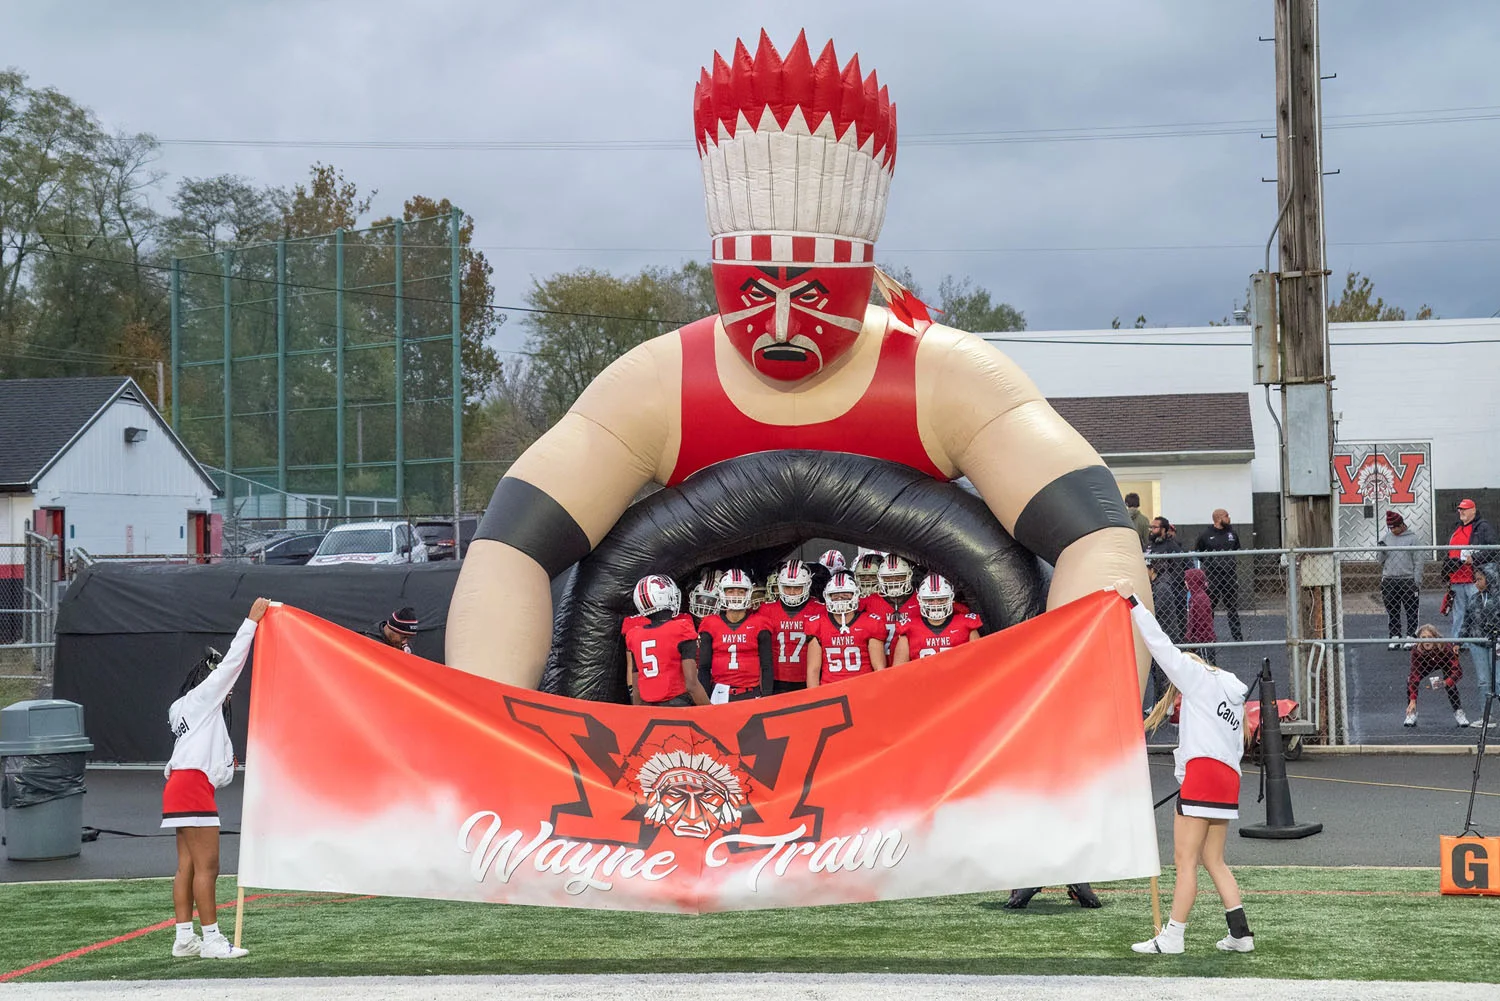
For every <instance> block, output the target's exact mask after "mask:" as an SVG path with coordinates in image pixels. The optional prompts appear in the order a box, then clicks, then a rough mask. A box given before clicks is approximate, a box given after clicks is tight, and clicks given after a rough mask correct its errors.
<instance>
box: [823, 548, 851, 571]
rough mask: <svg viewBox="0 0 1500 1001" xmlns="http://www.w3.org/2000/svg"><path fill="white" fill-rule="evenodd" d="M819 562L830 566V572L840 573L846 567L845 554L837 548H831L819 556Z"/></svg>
mask: <svg viewBox="0 0 1500 1001" xmlns="http://www.w3.org/2000/svg"><path fill="white" fill-rule="evenodd" d="M818 562H819V563H821V564H823V565H824V566H825V567H827V568H828V572H829V573H838V572H839V571H840V570H843V569H844V567H845V564H844V554H843V553H841V552H839V551H838V550H837V549H830V550H828V551H827V552H826V553H824V554H823V555H822V556H819V557H818Z"/></svg>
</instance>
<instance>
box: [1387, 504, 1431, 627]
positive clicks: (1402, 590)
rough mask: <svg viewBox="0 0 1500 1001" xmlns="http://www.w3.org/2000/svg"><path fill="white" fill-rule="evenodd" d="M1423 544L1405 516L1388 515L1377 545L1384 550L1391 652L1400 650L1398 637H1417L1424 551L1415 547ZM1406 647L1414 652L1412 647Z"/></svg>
mask: <svg viewBox="0 0 1500 1001" xmlns="http://www.w3.org/2000/svg"><path fill="white" fill-rule="evenodd" d="M1420 543H1421V540H1420V539H1418V538H1417V533H1416V532H1413V531H1412V530H1411V529H1410V528H1408V527H1407V525H1406V521H1405V520H1404V519H1403V518H1402V517H1401V512H1399V511H1396V510H1394V509H1392V510H1390V511H1387V512H1386V513H1385V531H1384V532H1382V533H1381V535H1380V541H1379V542H1378V543H1376V545H1377V546H1379V547H1380V548H1379V552H1377V553H1376V558H1377V559H1379V560H1380V600H1381V601H1383V602H1384V603H1385V615H1386V620H1387V625H1386V631H1387V633H1388V634H1389V636H1390V637H1391V641H1392V642H1391V643H1390V645H1389V646H1387V647H1386V649H1387V650H1394V649H1396V646H1397V644H1396V642H1395V640H1396V638H1397V637H1399V636H1413V635H1415V634H1416V629H1417V615H1418V614H1419V607H1420V604H1421V593H1422V551H1421V550H1420V549H1417V548H1415V547H1416V546H1418V545H1419V544H1420ZM1403 616H1404V617H1405V619H1406V624H1405V626H1404V627H1403V625H1402V622H1401V620H1402V617H1403ZM1406 646H1407V649H1411V644H1410V643H1408V644H1407V645H1406Z"/></svg>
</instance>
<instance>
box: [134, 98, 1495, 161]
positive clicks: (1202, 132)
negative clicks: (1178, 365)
mask: <svg viewBox="0 0 1500 1001" xmlns="http://www.w3.org/2000/svg"><path fill="white" fill-rule="evenodd" d="M1495 120H1500V105H1474V106H1468V107H1458V108H1427V109H1417V110H1410V111H1375V112H1357V113H1351V114H1345V115H1327V116H1325V118H1324V128H1325V129H1370V128H1390V127H1398V126H1412V125H1447V124H1455V123H1464V122H1484V121H1495ZM1272 127H1273V123H1271V122H1268V121H1266V120H1265V119H1252V118H1243V119H1228V120H1220V121H1206V122H1165V123H1156V124H1145V125H1095V126H1081V127H1078V126H1075V127H1070V128H1045V129H995V130H988V131H972V132H919V133H913V134H911V135H908V136H903V137H902V138H901V144H902V145H903V146H907V147H911V146H985V145H1013V144H1031V143H1058V142H1099V141H1108V140H1120V139H1171V138H1187V137H1201V136H1231V135H1259V134H1260V133H1261V132H1262V131H1264V130H1265V129H1268V128H1272ZM156 141H157V142H158V143H160V144H161V145H163V146H230V147H234V146H248V147H260V148H282V149H380V150H412V151H421V150H440V151H445V152H534V151H575V150H576V151H584V150H604V151H615V152H625V151H658V150H669V151H681V150H687V149H692V148H693V147H694V143H693V141H692V140H691V139H496V138H477V137H476V138H391V139H282V138H259V139H255V138H208V137H167V138H159V139H157V140H156Z"/></svg>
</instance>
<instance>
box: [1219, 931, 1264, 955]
mask: <svg viewBox="0 0 1500 1001" xmlns="http://www.w3.org/2000/svg"><path fill="white" fill-rule="evenodd" d="M1214 946H1215V947H1216V948H1217V949H1218V950H1219V951H1220V952H1254V951H1255V936H1254V935H1246V936H1245V937H1244V938H1235V937H1234V936H1233V935H1225V936H1224V937H1223V938H1221V939H1219V940H1218V941H1217V942H1215V943H1214Z"/></svg>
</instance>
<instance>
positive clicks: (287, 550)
mask: <svg viewBox="0 0 1500 1001" xmlns="http://www.w3.org/2000/svg"><path fill="white" fill-rule="evenodd" d="M326 534H327V533H325V532H295V533H293V534H290V535H277V536H273V537H272V538H269V539H266V540H264V541H262V542H258V543H254V542H253V543H251V544H250V545H248V546H246V547H245V553H246V555H248V556H249V557H250V558H251V559H253V560H255V562H257V563H264V564H266V565H267V566H278V567H300V566H302V565H303V564H305V563H306V562H307V561H308V560H310V559H312V556H313V554H314V553H316V552H317V551H318V545H319V543H321V542H322V541H323V536H324V535H326Z"/></svg>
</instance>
